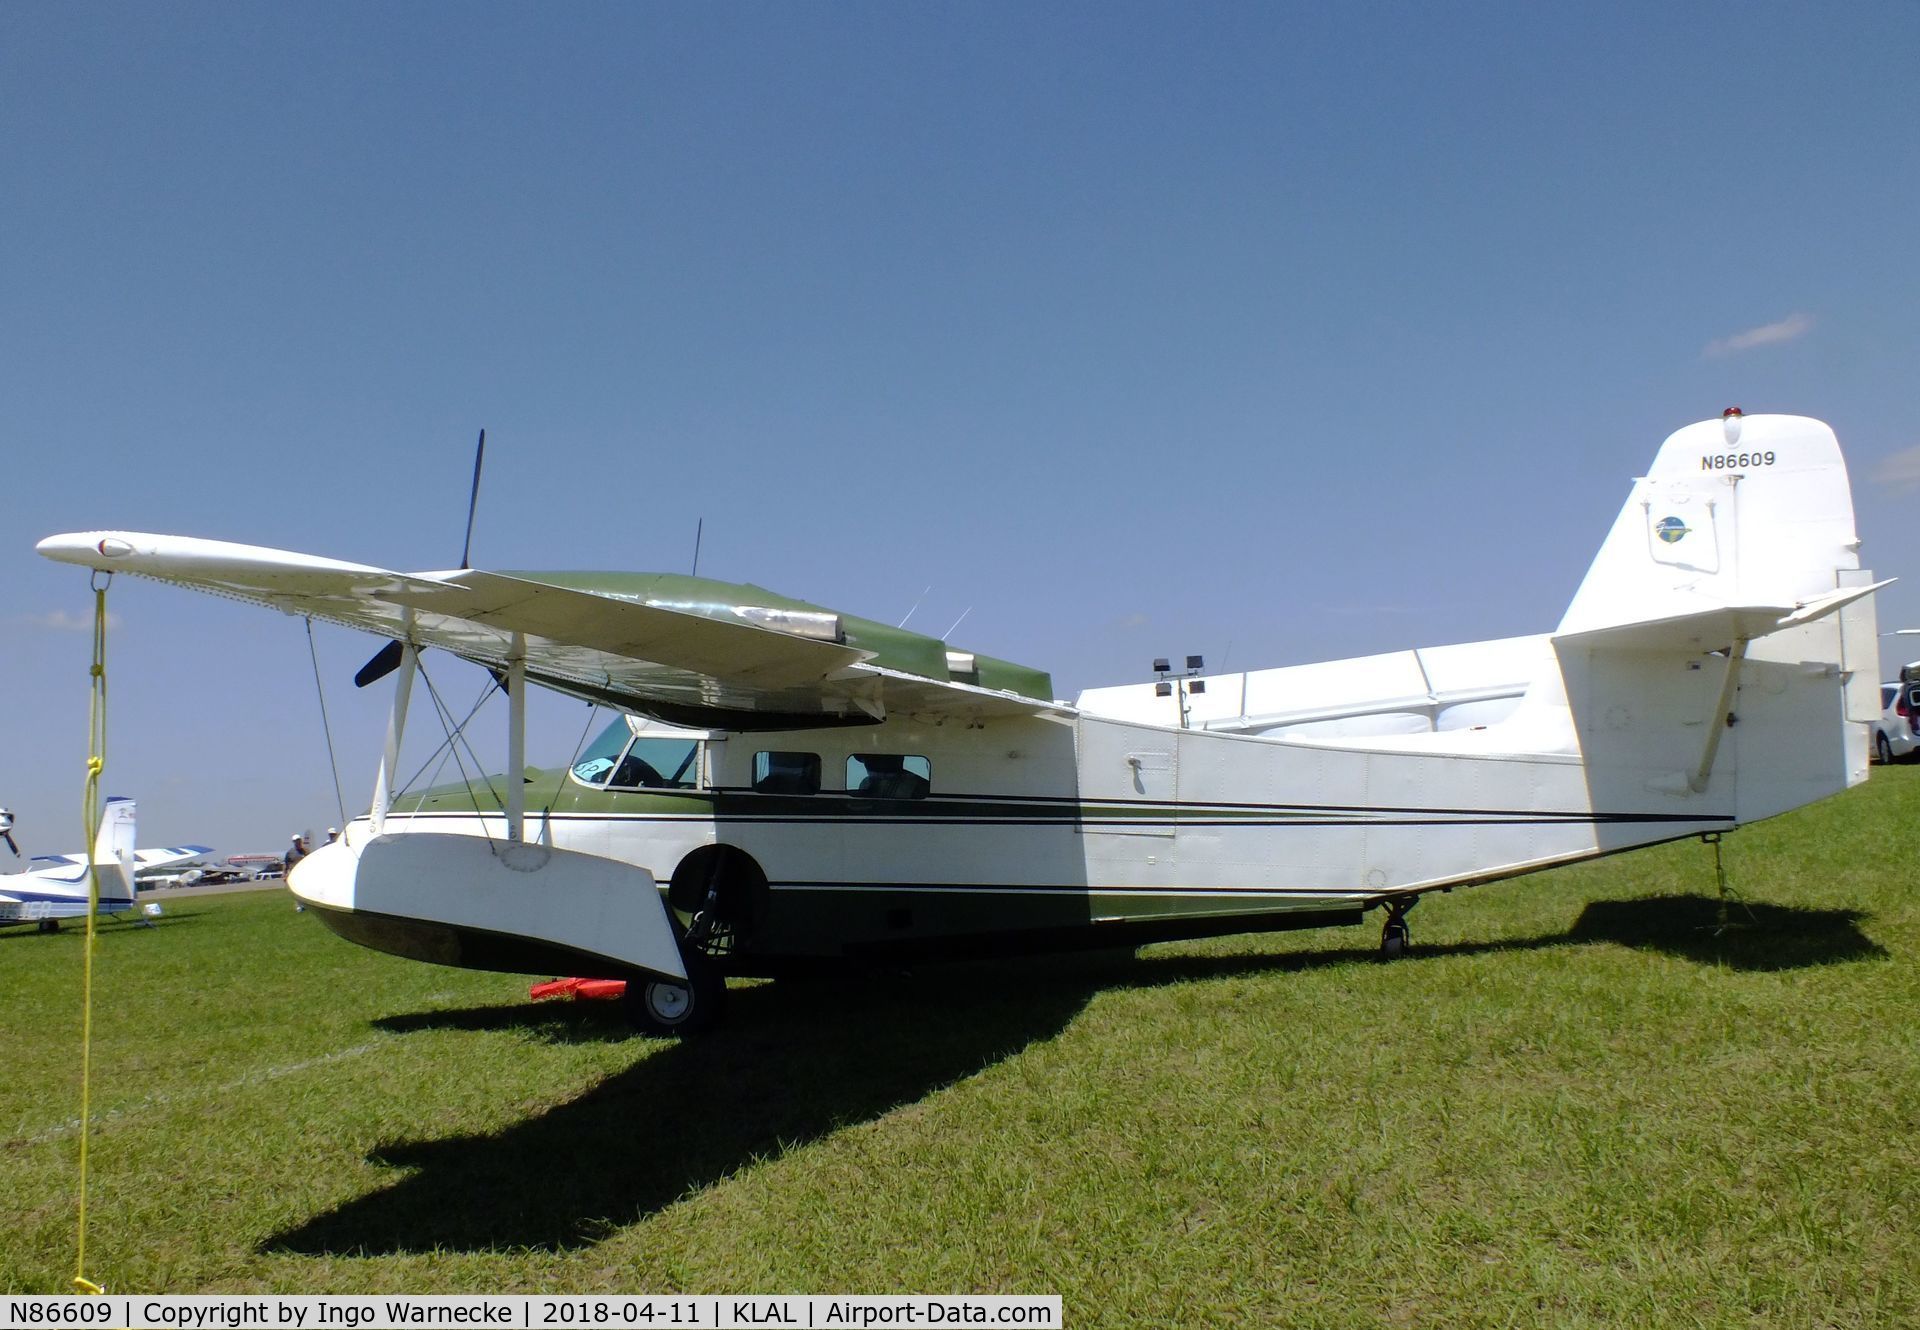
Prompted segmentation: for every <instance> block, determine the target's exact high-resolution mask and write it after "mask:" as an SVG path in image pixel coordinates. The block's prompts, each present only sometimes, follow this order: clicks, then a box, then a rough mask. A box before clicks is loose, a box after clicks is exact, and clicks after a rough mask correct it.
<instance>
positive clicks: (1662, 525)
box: [1653, 517, 1693, 545]
mask: <svg viewBox="0 0 1920 1330" xmlns="http://www.w3.org/2000/svg"><path fill="white" fill-rule="evenodd" d="M1653 530H1654V534H1655V535H1657V536H1659V537H1660V539H1662V540H1664V541H1666V542H1667V544H1669V545H1672V544H1675V543H1677V542H1678V541H1679V540H1680V539H1681V538H1682V537H1683V536H1685V535H1686V534H1687V532H1689V531H1691V530H1693V528H1692V527H1690V526H1688V525H1687V524H1686V523H1685V522H1682V521H1681V520H1680V519H1679V518H1677V517H1663V518H1661V519H1660V521H1659V523H1658V524H1657V525H1656V526H1655V527H1654V528H1653Z"/></svg>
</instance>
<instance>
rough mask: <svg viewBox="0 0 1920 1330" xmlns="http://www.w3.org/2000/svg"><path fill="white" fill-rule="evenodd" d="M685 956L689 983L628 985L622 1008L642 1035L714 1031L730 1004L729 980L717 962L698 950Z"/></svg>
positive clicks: (661, 981) (636, 982)
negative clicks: (717, 965) (728, 999)
mask: <svg viewBox="0 0 1920 1330" xmlns="http://www.w3.org/2000/svg"><path fill="white" fill-rule="evenodd" d="M682 955H683V957H684V959H685V963H686V967H687V982H686V983H684V984H682V983H677V982H675V981H674V980H671V979H635V980H633V981H632V982H631V983H629V984H628V985H627V993H626V996H625V997H623V998H621V999H620V1006H621V1009H622V1010H623V1011H625V1013H626V1017H627V1021H628V1022H629V1023H630V1024H631V1025H632V1026H633V1028H634V1029H636V1030H638V1031H640V1032H641V1033H642V1034H652V1035H677V1036H680V1037H682V1038H684V1037H685V1036H687V1035H695V1034H700V1033H701V1032H703V1031H706V1030H711V1029H712V1028H713V1027H714V1026H715V1025H716V1024H717V1023H718V1022H719V1020H720V1009H721V1008H722V1007H723V1006H725V1005H726V999H727V981H726V980H725V979H724V978H722V977H721V975H720V971H719V970H717V969H715V968H714V966H713V963H712V962H711V961H709V960H708V959H707V958H706V957H705V956H704V955H702V954H701V953H699V952H697V951H685V950H683V952H682Z"/></svg>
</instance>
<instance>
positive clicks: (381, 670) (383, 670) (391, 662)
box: [353, 641, 401, 688]
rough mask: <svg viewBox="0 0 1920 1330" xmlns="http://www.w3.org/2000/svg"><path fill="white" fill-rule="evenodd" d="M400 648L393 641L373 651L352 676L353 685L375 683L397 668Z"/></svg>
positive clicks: (361, 686)
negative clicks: (371, 655)
mask: <svg viewBox="0 0 1920 1330" xmlns="http://www.w3.org/2000/svg"><path fill="white" fill-rule="evenodd" d="M400 650H401V648H400V643H399V642H397V641H394V642H389V643H387V644H386V645H385V646H383V647H381V648H380V649H379V650H378V651H376V652H374V653H373V659H372V660H370V661H368V662H367V663H366V664H365V665H362V666H361V667H360V672H359V673H358V674H356V675H354V676H353V686H354V687H355V688H365V687H366V686H367V685H368V684H370V683H377V682H379V681H380V680H381V679H384V678H386V677H387V676H388V675H389V674H392V673H393V672H394V671H395V670H397V669H399V668H400Z"/></svg>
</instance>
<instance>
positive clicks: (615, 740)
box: [573, 716, 633, 785]
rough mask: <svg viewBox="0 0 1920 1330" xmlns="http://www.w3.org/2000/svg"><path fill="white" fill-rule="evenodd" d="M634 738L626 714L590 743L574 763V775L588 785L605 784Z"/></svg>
mask: <svg viewBox="0 0 1920 1330" xmlns="http://www.w3.org/2000/svg"><path fill="white" fill-rule="evenodd" d="M631 738H633V731H632V730H630V729H628V728H627V719H626V717H625V716H622V717H620V718H619V719H617V720H615V721H614V722H613V724H611V725H609V726H607V728H606V729H604V730H602V731H600V734H599V737H598V738H596V739H595V740H594V741H593V742H592V743H591V744H589V745H588V747H587V751H586V752H584V753H582V754H581V755H580V760H579V761H578V762H575V763H574V764H573V777H574V779H575V780H578V781H581V782H583V783H584V784H587V785H605V784H606V783H607V777H608V776H610V775H611V774H613V768H614V766H615V764H617V763H618V762H619V761H620V754H621V753H623V752H625V751H626V747H627V740H629V739H631Z"/></svg>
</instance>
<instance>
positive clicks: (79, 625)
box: [13, 610, 120, 633]
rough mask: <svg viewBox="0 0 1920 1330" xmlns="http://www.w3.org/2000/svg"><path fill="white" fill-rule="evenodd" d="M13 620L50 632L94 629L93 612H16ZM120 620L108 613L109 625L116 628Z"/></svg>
mask: <svg viewBox="0 0 1920 1330" xmlns="http://www.w3.org/2000/svg"><path fill="white" fill-rule="evenodd" d="M13 622H15V623H17V624H19V625H20V626H21V627H23V628H39V629H42V630H44V631H46V632H50V633H90V632H92V631H93V616H92V615H91V614H76V613H75V612H73V611H72V610H48V611H47V612H46V613H45V614H16V615H14V616H13ZM119 624H120V620H119V618H118V617H117V616H115V615H114V614H113V613H112V612H111V611H109V612H108V614H107V627H109V628H116V627H118V626H119Z"/></svg>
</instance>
